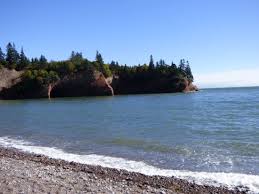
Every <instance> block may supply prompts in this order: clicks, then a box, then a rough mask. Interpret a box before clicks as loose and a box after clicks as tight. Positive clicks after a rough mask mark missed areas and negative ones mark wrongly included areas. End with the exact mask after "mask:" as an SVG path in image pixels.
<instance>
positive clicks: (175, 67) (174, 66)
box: [171, 61, 177, 69]
mask: <svg viewBox="0 0 259 194" xmlns="http://www.w3.org/2000/svg"><path fill="white" fill-rule="evenodd" d="M171 67H172V68H173V69H177V66H176V64H174V62H173V61H172V63H171Z"/></svg>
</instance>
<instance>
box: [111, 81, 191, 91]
mask: <svg viewBox="0 0 259 194" xmlns="http://www.w3.org/2000/svg"><path fill="white" fill-rule="evenodd" d="M112 87H113V89H114V91H115V94H149V93H175V92H183V91H184V90H185V89H186V88H187V87H188V84H187V83H186V79H185V78H182V77H160V78H157V79H145V80H142V81H135V80H134V79H131V80H124V79H123V78H122V79H121V78H119V77H117V78H115V79H114V81H113V82H112Z"/></svg>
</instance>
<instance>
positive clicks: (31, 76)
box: [23, 69, 59, 86]
mask: <svg viewBox="0 0 259 194" xmlns="http://www.w3.org/2000/svg"><path fill="white" fill-rule="evenodd" d="M23 79H24V80H25V81H26V82H27V83H33V82H34V83H36V84H38V85H39V86H43V85H48V84H50V83H54V82H56V81H57V80H59V76H58V74H57V73H56V72H54V71H49V72H48V71H46V70H42V69H41V70H27V71H25V72H24V74H23Z"/></svg>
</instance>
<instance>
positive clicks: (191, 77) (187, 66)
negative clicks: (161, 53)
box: [185, 61, 193, 82]
mask: <svg viewBox="0 0 259 194" xmlns="http://www.w3.org/2000/svg"><path fill="white" fill-rule="evenodd" d="M186 63H187V65H186V68H185V73H186V76H187V78H188V80H189V81H190V82H193V75H192V70H191V67H190V65H189V61H187V62H186Z"/></svg>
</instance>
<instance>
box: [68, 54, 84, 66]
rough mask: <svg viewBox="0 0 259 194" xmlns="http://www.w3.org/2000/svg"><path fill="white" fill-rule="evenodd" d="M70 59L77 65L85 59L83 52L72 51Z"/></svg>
mask: <svg viewBox="0 0 259 194" xmlns="http://www.w3.org/2000/svg"><path fill="white" fill-rule="evenodd" d="M69 60H70V61H71V62H72V63H74V64H75V65H80V64H81V63H82V62H83V61H84V58H83V54H82V53H79V52H75V51H72V53H71V55H70V58H69Z"/></svg>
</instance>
